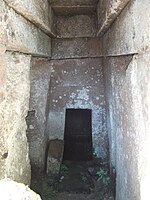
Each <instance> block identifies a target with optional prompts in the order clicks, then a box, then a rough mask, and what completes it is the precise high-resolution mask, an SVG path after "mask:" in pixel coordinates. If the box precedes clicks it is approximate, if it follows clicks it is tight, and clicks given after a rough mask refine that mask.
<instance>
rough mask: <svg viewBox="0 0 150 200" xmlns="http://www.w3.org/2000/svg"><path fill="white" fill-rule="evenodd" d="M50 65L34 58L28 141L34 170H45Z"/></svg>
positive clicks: (46, 61)
mask: <svg viewBox="0 0 150 200" xmlns="http://www.w3.org/2000/svg"><path fill="white" fill-rule="evenodd" d="M50 73H51V70H50V65H49V61H48V60H47V59H44V58H43V59H41V58H33V59H32V68H31V75H30V77H31V90H30V106H29V109H30V112H29V114H28V118H27V122H28V141H29V147H30V160H31V165H32V168H33V170H34V169H37V170H39V171H43V170H44V164H45V151H46V141H47V137H46V132H45V129H46V119H47V102H48V95H49V94H48V91H49V84H50Z"/></svg>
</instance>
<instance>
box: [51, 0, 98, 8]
mask: <svg viewBox="0 0 150 200" xmlns="http://www.w3.org/2000/svg"><path fill="white" fill-rule="evenodd" d="M49 2H50V5H51V6H52V7H53V6H56V5H59V6H93V5H95V6H96V4H97V2H98V0H49Z"/></svg>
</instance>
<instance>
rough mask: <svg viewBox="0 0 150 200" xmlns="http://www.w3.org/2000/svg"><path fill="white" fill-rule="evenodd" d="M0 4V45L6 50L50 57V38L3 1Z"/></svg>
mask: <svg viewBox="0 0 150 200" xmlns="http://www.w3.org/2000/svg"><path fill="white" fill-rule="evenodd" d="M0 4H1V7H0V19H1V30H0V44H3V45H5V46H6V50H10V51H17V52H22V53H28V54H32V55H37V56H47V57H50V56H51V38H50V37H49V36H47V35H46V34H45V33H44V32H42V31H41V30H40V29H38V28H37V27H36V26H35V25H34V24H33V23H31V22H30V21H28V20H26V19H25V18H24V17H22V16H21V15H19V14H17V13H16V12H15V11H14V10H13V9H12V8H10V7H9V6H8V5H7V4H6V3H5V2H4V1H3V0H1V1H0Z"/></svg>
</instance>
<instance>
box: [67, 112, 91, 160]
mask: <svg viewBox="0 0 150 200" xmlns="http://www.w3.org/2000/svg"><path fill="white" fill-rule="evenodd" d="M64 141H65V147H64V160H70V161H88V160H92V111H91V110H90V109H66V121H65V133H64Z"/></svg>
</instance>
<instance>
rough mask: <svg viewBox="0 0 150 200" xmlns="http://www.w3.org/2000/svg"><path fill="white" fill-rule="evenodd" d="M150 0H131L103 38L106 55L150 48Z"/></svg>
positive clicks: (138, 51) (137, 51)
mask: <svg viewBox="0 0 150 200" xmlns="http://www.w3.org/2000/svg"><path fill="white" fill-rule="evenodd" d="M149 9H150V1H149V0H143V1H137V0H136V1H133V2H132V1H131V2H130V3H129V4H128V5H127V6H126V8H125V9H124V10H123V12H122V13H121V14H120V16H119V17H118V18H117V20H116V21H115V23H114V24H113V26H112V27H111V29H109V31H108V32H107V33H106V34H105V36H104V38H103V47H104V52H103V53H104V55H123V54H134V53H140V52H143V51H149V49H150V34H149V30H150V20H149V19H150V12H149Z"/></svg>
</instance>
